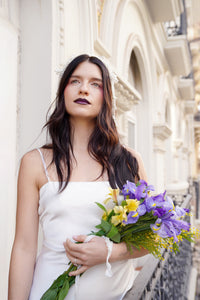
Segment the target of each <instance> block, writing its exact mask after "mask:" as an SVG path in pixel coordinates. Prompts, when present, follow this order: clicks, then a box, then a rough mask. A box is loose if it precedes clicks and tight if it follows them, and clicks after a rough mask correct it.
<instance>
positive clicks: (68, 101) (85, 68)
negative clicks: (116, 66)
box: [64, 61, 103, 119]
mask: <svg viewBox="0 0 200 300" xmlns="http://www.w3.org/2000/svg"><path fill="white" fill-rule="evenodd" d="M64 99H65V107H66V111H67V112H68V114H69V115H70V117H71V118H88V119H95V118H96V117H97V115H98V114H99V112H100V110H101V107H102V103H103V82H102V75H101V70H100V68H99V67H98V66H97V65H95V64H93V63H90V62H88V61H85V62H82V63H80V64H79V65H78V67H77V68H76V69H75V70H74V72H73V73H72V75H71V77H70V79H69V82H68V84H67V86H66V87H65V90H64Z"/></svg>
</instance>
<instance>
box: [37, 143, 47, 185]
mask: <svg viewBox="0 0 200 300" xmlns="http://www.w3.org/2000/svg"><path fill="white" fill-rule="evenodd" d="M37 150H38V152H39V153H40V156H41V159H42V163H43V166H44V171H45V174H46V177H47V179H48V181H50V178H49V174H48V171H47V165H46V163H45V160H44V156H43V154H42V151H41V150H40V149H39V148H37Z"/></svg>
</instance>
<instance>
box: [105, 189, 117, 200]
mask: <svg viewBox="0 0 200 300" xmlns="http://www.w3.org/2000/svg"><path fill="white" fill-rule="evenodd" d="M109 190H110V193H109V194H108V197H107V198H106V200H105V201H104V203H105V204H107V203H108V202H109V201H110V200H113V202H115V203H116V204H117V203H118V202H117V196H118V195H119V189H111V188H109Z"/></svg>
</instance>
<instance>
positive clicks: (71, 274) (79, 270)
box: [69, 266, 89, 276]
mask: <svg viewBox="0 0 200 300" xmlns="http://www.w3.org/2000/svg"><path fill="white" fill-rule="evenodd" d="M87 269H89V267H87V266H81V267H80V268H79V269H77V270H76V271H73V272H70V273H69V276H77V275H80V274H82V273H83V272H85V271H86V270H87Z"/></svg>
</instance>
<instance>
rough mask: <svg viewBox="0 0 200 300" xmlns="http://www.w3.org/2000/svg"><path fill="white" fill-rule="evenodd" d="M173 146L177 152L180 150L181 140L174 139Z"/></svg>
mask: <svg viewBox="0 0 200 300" xmlns="http://www.w3.org/2000/svg"><path fill="white" fill-rule="evenodd" d="M173 144H174V148H175V149H176V150H178V149H180V148H181V147H182V145H183V141H182V140H181V139H175V140H174V141H173Z"/></svg>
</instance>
